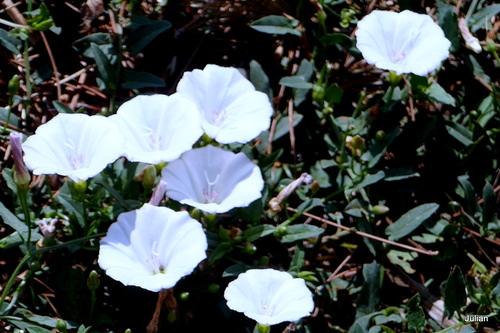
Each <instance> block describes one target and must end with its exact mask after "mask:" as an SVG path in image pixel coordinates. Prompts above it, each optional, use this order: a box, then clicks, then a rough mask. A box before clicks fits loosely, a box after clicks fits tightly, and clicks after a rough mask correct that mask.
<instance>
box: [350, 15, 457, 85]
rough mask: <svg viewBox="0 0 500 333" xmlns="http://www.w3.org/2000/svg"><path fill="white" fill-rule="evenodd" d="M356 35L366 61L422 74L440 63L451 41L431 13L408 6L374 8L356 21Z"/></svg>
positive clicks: (403, 71) (384, 67) (380, 66)
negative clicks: (389, 9) (399, 9)
mask: <svg viewBox="0 0 500 333" xmlns="http://www.w3.org/2000/svg"><path fill="white" fill-rule="evenodd" d="M356 38H357V44H356V46H357V47H358V49H359V50H360V51H361V53H362V54H363V56H364V57H365V59H366V62H367V63H369V64H371V65H375V66H376V67H378V68H382V69H386V70H391V71H395V72H397V73H400V74H401V73H414V74H416V75H421V76H425V75H427V74H428V73H430V72H432V71H433V70H435V69H436V68H438V67H439V66H440V65H441V62H442V61H443V60H445V59H446V58H447V57H448V55H449V51H448V49H449V48H450V45H451V43H450V41H449V40H448V39H446V37H445V36H444V32H443V30H442V29H441V28H440V27H439V26H438V25H437V24H436V23H435V22H434V21H433V20H432V18H431V17H430V16H428V15H424V14H417V13H414V12H412V11H409V10H405V11H403V12H401V13H395V12H387V11H379V10H375V11H373V12H372V13H370V14H369V15H367V16H365V17H364V18H363V19H362V20H361V21H359V22H358V29H357V30H356Z"/></svg>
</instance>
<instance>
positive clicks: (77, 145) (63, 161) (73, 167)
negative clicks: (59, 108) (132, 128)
mask: <svg viewBox="0 0 500 333" xmlns="http://www.w3.org/2000/svg"><path fill="white" fill-rule="evenodd" d="M123 147H124V139H123V137H122V135H121V133H120V130H119V129H118V127H117V126H116V125H115V124H114V123H113V122H112V121H111V120H109V119H108V118H106V117H102V116H91V117H90V116H87V115H84V114H59V115H57V116H55V117H54V118H53V119H52V120H50V121H49V122H47V123H46V124H43V125H41V126H40V127H38V129H37V130H36V132H35V135H32V136H30V137H29V138H28V139H27V140H26V141H25V142H24V144H23V150H24V161H25V162H26V165H27V166H28V168H29V169H31V170H33V173H34V174H35V175H42V174H53V173H56V174H58V175H61V176H68V177H70V178H71V179H73V180H75V181H79V180H87V179H88V178H90V177H94V176H95V175H97V174H98V173H100V172H101V171H102V170H103V169H104V168H105V167H106V165H108V163H112V162H114V161H115V160H116V159H117V158H118V157H120V156H121V155H122V153H123Z"/></svg>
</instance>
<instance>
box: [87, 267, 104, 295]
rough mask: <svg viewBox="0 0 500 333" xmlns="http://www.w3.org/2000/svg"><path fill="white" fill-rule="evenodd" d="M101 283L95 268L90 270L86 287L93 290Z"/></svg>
mask: <svg viewBox="0 0 500 333" xmlns="http://www.w3.org/2000/svg"><path fill="white" fill-rule="evenodd" d="M100 284H101V281H100V280H99V274H97V272H96V271H95V270H93V271H92V272H90V274H89V277H88V278H87V288H89V290H90V291H95V290H96V289H97V288H99V285H100Z"/></svg>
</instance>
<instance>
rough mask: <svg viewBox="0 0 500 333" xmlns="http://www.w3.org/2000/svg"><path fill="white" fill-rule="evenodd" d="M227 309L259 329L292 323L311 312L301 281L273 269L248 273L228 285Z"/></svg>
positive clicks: (305, 288) (226, 295) (307, 290)
mask: <svg viewBox="0 0 500 333" xmlns="http://www.w3.org/2000/svg"><path fill="white" fill-rule="evenodd" d="M224 298H225V299H226V300H227V306H228V307H229V308H230V309H232V310H234V311H238V312H243V313H244V314H245V316H247V317H249V318H251V319H253V320H255V321H256V322H257V323H259V324H261V325H275V324H279V323H282V322H285V321H296V320H299V319H300V318H302V317H305V316H308V315H309V314H310V313H311V312H312V311H313V310H314V301H313V297H312V293H311V292H310V291H309V289H308V288H307V286H306V284H305V281H304V279H301V278H293V276H292V275H290V274H289V273H287V272H280V271H277V270H274V269H251V270H248V271H246V272H245V273H242V274H240V275H239V276H238V278H237V279H236V280H234V281H233V282H231V283H229V285H228V286H227V288H226V291H225V292H224Z"/></svg>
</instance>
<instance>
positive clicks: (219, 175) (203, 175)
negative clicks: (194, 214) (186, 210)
mask: <svg viewBox="0 0 500 333" xmlns="http://www.w3.org/2000/svg"><path fill="white" fill-rule="evenodd" d="M162 179H163V180H164V181H166V182H167V196H168V197H170V198H172V199H174V200H177V201H179V202H181V203H183V204H187V205H190V206H193V207H196V208H199V209H201V210H202V211H205V212H207V213H211V214H213V213H224V212H227V211H229V210H231V209H233V208H234V207H246V206H248V205H249V204H250V203H251V202H253V201H254V200H256V199H258V198H260V197H261V193H260V191H261V190H262V188H263V186H264V181H263V180H262V175H261V173H260V170H259V167H258V166H257V165H255V164H254V163H252V161H250V160H249V159H248V157H246V156H245V154H243V153H239V154H235V153H232V152H230V151H227V150H224V149H222V148H216V147H213V146H206V147H203V148H197V149H193V150H190V151H188V152H185V153H184V154H183V155H182V156H181V157H180V158H179V159H178V160H175V161H173V162H170V163H169V164H168V165H167V166H166V167H165V168H163V171H162Z"/></svg>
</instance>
